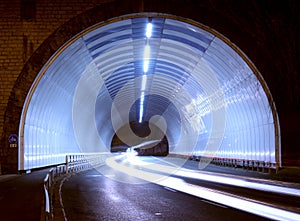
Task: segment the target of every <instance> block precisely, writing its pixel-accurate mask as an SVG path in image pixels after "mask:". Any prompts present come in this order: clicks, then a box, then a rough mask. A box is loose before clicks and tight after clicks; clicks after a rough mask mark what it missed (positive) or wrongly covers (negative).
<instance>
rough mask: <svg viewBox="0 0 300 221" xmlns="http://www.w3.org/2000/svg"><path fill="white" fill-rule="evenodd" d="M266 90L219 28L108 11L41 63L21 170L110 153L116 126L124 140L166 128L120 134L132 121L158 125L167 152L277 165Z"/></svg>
mask: <svg viewBox="0 0 300 221" xmlns="http://www.w3.org/2000/svg"><path fill="white" fill-rule="evenodd" d="M148 23H151V24H152V29H147V24H148ZM147 30H148V33H147ZM270 98H271V95H270V94H269V91H268V89H267V87H266V84H265V82H263V80H262V78H261V76H260V75H259V73H258V72H257V71H256V70H255V69H254V66H253V65H252V64H251V62H250V61H249V60H248V59H247V57H246V56H245V55H243V53H242V52H241V51H240V50H239V49H238V48H237V47H236V46H234V45H233V44H231V43H230V42H229V41H228V40H227V39H226V38H225V37H223V36H222V35H220V34H219V33H217V32H216V31H214V30H211V29H209V28H208V27H205V26H203V25H201V24H197V23H195V22H192V21H189V20H186V19H182V18H178V17H172V16H170V15H160V16H157V15H156V16H155V15H154V14H146V15H145V14H136V15H130V16H124V17H122V18H116V19H112V20H110V21H109V22H107V23H100V24H96V25H95V26H93V27H91V28H89V29H88V30H85V31H83V32H82V33H79V34H78V35H77V36H75V37H74V38H73V39H71V40H70V41H69V42H67V43H66V44H65V45H64V46H63V47H62V48H61V49H60V50H59V51H58V52H57V53H56V54H55V55H54V56H53V57H52V58H51V59H50V60H49V62H48V63H47V64H46V65H45V66H44V68H43V70H41V71H40V73H39V75H38V77H37V79H36V81H35V83H34V85H33V86H32V88H31V91H30V93H29V94H28V97H27V100H26V103H27V105H24V107H25V108H24V109H23V114H22V123H21V126H20V137H21V139H23V142H21V143H23V144H24V145H23V146H21V147H20V153H19V157H20V159H19V161H20V162H19V169H28V168H34V167H41V166H46V165H51V164H56V163H62V162H64V159H65V158H64V157H65V155H66V154H70V153H80V152H106V151H109V150H110V145H111V140H112V138H113V136H114V135H115V133H116V132H117V133H120V134H118V135H119V137H120V138H121V139H123V141H124V142H125V143H127V144H129V145H138V144H140V143H142V142H147V141H151V140H159V139H161V138H162V137H161V136H163V135H162V134H161V133H155V131H154V130H153V131H152V133H151V134H150V135H149V136H148V137H146V138H141V137H138V136H136V135H135V134H134V133H133V132H132V131H131V130H130V128H128V130H122V131H123V132H120V130H119V129H120V128H124V126H125V127H126V125H128V126H129V122H130V121H135V122H140V123H141V122H145V121H149V122H151V124H153V125H155V126H158V127H159V128H160V129H161V131H163V132H165V134H166V136H167V138H168V142H169V145H170V152H171V153H177V154H196V155H205V156H217V157H223V158H235V159H248V160H259V161H264V162H270V163H280V162H278V161H279V158H278V155H279V154H280V153H279V147H278V144H277V142H276V139H277V136H276V134H275V129H276V128H277V127H278V125H277V121H276V120H274V119H276V117H277V116H274V113H275V114H276V112H275V111H274V109H272V108H273V105H270V103H269V101H271V99H270ZM151 124H150V128H151ZM124 131H126V132H124Z"/></svg>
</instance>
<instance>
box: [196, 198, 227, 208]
mask: <svg viewBox="0 0 300 221" xmlns="http://www.w3.org/2000/svg"><path fill="white" fill-rule="evenodd" d="M201 201H202V202H205V203H209V204H212V205H214V206H218V207H222V208H225V209H228V207H227V206H223V205H221V204H218V203H214V202H212V201H208V200H201Z"/></svg>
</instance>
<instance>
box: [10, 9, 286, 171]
mask: <svg viewBox="0 0 300 221" xmlns="http://www.w3.org/2000/svg"><path fill="white" fill-rule="evenodd" d="M141 17H157V18H167V19H173V20H177V21H181V22H185V23H187V24H190V25H193V26H196V27H198V28H200V29H203V30H205V31H207V32H209V33H211V34H213V35H214V36H216V37H218V38H219V39H221V40H222V41H223V42H224V43H225V44H226V45H227V46H229V47H230V48H231V49H233V50H234V51H235V52H236V53H237V54H238V55H239V56H240V57H241V58H242V59H243V61H245V62H246V64H247V65H248V67H249V68H250V69H251V70H252V71H253V73H254V75H255V76H256V77H257V79H258V81H259V82H260V84H261V86H262V88H263V90H264V93H265V95H266V97H267V99H268V104H269V107H270V108H271V112H272V117H273V122H274V130H275V133H274V134H275V152H276V153H275V155H276V164H277V165H276V169H278V168H279V167H281V166H282V165H281V163H282V162H281V140H280V125H279V118H278V114H277V110H276V106H275V102H274V100H273V97H272V95H271V92H270V90H269V88H268V86H267V83H266V81H265V80H264V78H263V76H262V75H261V73H260V72H259V70H258V69H257V68H256V66H255V65H254V63H253V62H252V61H251V60H250V59H249V58H248V56H247V55H246V54H245V53H244V52H243V51H242V50H241V49H240V48H239V47H238V46H237V45H235V44H234V43H233V42H231V41H230V40H229V39H228V38H227V37H226V36H224V35H223V34H221V33H220V32H218V31H217V30H215V29H213V28H211V27H209V26H206V25H204V24H202V23H201V22H199V21H195V20H193V19H190V18H186V17H182V16H178V15H173V14H168V13H160V12H159V13H158V12H138V13H131V14H124V15H118V16H116V17H112V18H109V19H107V20H104V21H100V22H97V23H95V24H93V25H90V26H88V27H87V28H84V29H83V30H82V31H80V32H78V33H77V34H75V35H74V36H72V37H71V38H70V39H69V40H67V41H65V42H63V44H62V45H60V47H58V49H57V50H56V51H54V53H53V54H52V55H51V56H50V58H49V59H48V60H47V61H46V62H45V63H43V64H42V65H41V66H42V68H41V69H40V70H38V71H37V72H36V75H35V78H34V80H33V83H32V84H31V86H30V88H29V91H28V93H27V95H26V98H25V100H24V104H23V106H22V112H21V117H20V124H19V144H20V145H19V149H18V153H19V162H18V163H20V159H21V158H20V155H21V154H22V150H23V151H24V127H25V121H26V115H27V110H28V107H29V104H30V101H31V98H32V96H33V94H34V92H35V89H36V87H37V85H38V84H39V82H40V80H41V79H42V77H43V76H44V74H45V73H46V71H47V70H48V68H49V67H50V66H51V65H52V63H53V62H54V61H55V59H56V58H57V57H58V56H59V55H60V54H61V53H62V52H63V51H64V50H65V49H66V48H68V47H69V46H70V45H71V44H72V43H74V42H75V41H76V40H78V39H79V38H81V37H83V36H84V35H85V34H87V33H89V32H91V31H93V30H95V29H98V28H100V27H103V26H106V25H109V24H111V23H114V22H117V21H121V20H125V19H132V18H141ZM64 25H70V24H69V22H66V23H65V24H64ZM49 38H50V37H49ZM51 43H52V42H51V40H50V41H49V42H48V41H45V42H43V43H42V45H43V44H46V45H47V44H51ZM36 53H37V51H35V52H34V54H36ZM29 63H30V61H29ZM27 65H28V64H26V65H25V66H24V68H23V69H25V68H26V66H27ZM19 77H20V76H19ZM14 88H16V87H14Z"/></svg>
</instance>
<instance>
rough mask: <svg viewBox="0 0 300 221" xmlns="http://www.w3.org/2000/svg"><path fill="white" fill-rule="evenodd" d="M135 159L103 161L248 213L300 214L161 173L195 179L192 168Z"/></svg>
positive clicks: (287, 217)
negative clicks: (183, 168)
mask: <svg viewBox="0 0 300 221" xmlns="http://www.w3.org/2000/svg"><path fill="white" fill-rule="evenodd" d="M122 158H123V159H122ZM120 159H122V161H121V162H117V160H118V161H119V160H120ZM132 159H133V161H132V162H133V163H132V164H129V165H128V162H130V161H131V160H132ZM135 161H141V160H139V159H138V158H137V157H134V158H126V157H124V155H123V156H117V157H111V158H108V159H107V160H106V164H107V165H108V166H110V167H112V168H113V169H115V170H118V171H121V172H123V173H126V174H128V175H130V176H133V177H137V178H139V179H142V180H145V181H148V182H152V183H156V184H158V185H161V186H164V187H167V188H171V189H174V190H177V191H180V192H184V193H187V194H190V195H193V196H197V197H199V198H202V199H206V200H210V201H212V202H216V203H219V204H222V205H225V206H229V207H232V208H236V209H239V210H242V211H245V212H248V213H252V214H256V215H258V216H263V217H266V218H269V219H275V220H291V221H296V220H300V214H297V213H294V212H290V211H286V210H284V209H280V208H276V207H275V206H276V205H274V206H268V205H265V204H263V203H259V202H254V201H250V199H246V198H242V197H240V196H237V195H233V194H228V193H226V192H221V191H215V190H213V189H208V188H204V187H201V186H198V185H194V184H189V183H186V182H185V181H184V180H182V179H179V178H174V177H170V176H163V175H162V174H161V173H162V172H166V173H167V174H168V173H169V172H170V170H172V171H173V172H174V171H176V170H177V172H176V173H175V175H181V176H182V177H185V176H187V177H191V176H192V177H193V178H195V177H194V176H195V175H196V179H197V173H195V172H194V173H193V174H192V172H191V171H189V172H187V171H185V172H184V171H182V170H181V169H179V168H175V167H173V168H172V167H171V166H164V165H161V164H154V163H147V164H139V165H138V167H137V168H135V167H133V166H134V164H135V163H136V162H135ZM142 168H146V169H151V172H148V171H144V170H142ZM158 169H159V170H158ZM155 170H158V171H157V173H156V172H155ZM189 173H190V174H189ZM169 175H170V174H169ZM201 175H203V174H201ZM209 177H210V179H211V178H212V177H214V176H212V175H210V176H209ZM198 178H199V176H198ZM202 178H203V177H202ZM206 179H208V178H205V180H206ZM217 179H219V178H217ZM237 180H238V179H235V181H237ZM223 181H224V180H223ZM235 181H234V182H235ZM226 182H227V181H226ZM230 182H233V180H231V181H230ZM241 182H242V183H241ZM243 182H244V181H243V180H240V183H239V185H241V186H244V185H243Z"/></svg>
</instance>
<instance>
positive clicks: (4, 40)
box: [0, 0, 300, 172]
mask: <svg viewBox="0 0 300 221" xmlns="http://www.w3.org/2000/svg"><path fill="white" fill-rule="evenodd" d="M297 2H298V1H292V0H289V1H284V3H283V1H270V2H269V1H255V0H249V1H248V4H244V3H243V1H231V0H224V1H218V0H210V1H209V0H203V1H199V0H126V1H125V0H106V1H105V0H1V1H0V30H1V32H0V82H1V83H0V162H1V164H2V170H7V171H8V172H9V171H15V170H16V168H17V149H16V148H9V143H8V136H9V134H11V133H18V129H19V122H20V116H21V111H22V106H23V103H24V100H25V98H26V94H27V92H28V90H29V88H30V85H31V84H32V82H33V80H34V78H35V77H36V74H37V73H38V72H39V70H40V68H41V67H42V66H43V64H44V63H45V62H46V61H47V59H49V57H50V56H51V55H52V54H53V53H54V52H55V50H57V49H58V48H59V47H60V46H61V45H62V44H63V43H64V42H65V41H67V40H68V39H69V38H70V37H72V36H73V35H75V34H76V33H78V32H79V31H81V30H83V29H84V28H85V27H88V26H89V25H92V24H94V23H95V22H100V21H103V20H106V19H109V18H112V17H115V16H119V15H123V14H129V13H137V12H140V11H151V12H162V13H170V14H174V15H179V16H182V17H186V18H191V19H193V20H195V21H199V22H201V23H203V24H205V25H207V26H209V27H211V28H214V29H216V30H217V31H219V32H220V33H222V34H224V35H225V36H226V37H228V38H229V39H230V40H231V41H232V42H234V43H235V44H236V45H238V47H240V48H241V49H242V51H244V52H245V53H246V54H247V55H248V57H249V58H250V59H251V60H252V61H253V62H254V64H255V65H256V66H257V67H258V69H259V70H260V72H261V73H262V75H263V77H264V78H265V80H266V82H267V84H268V86H269V87H270V89H271V93H272V95H273V96H274V99H275V102H276V105H277V107H278V110H279V114H280V116H279V117H280V120H281V121H283V122H284V121H285V120H284V119H287V116H289V117H288V119H289V122H293V120H291V117H290V116H293V115H295V116H299V111H300V100H299V99H300V96H299V94H300V87H299V85H300V77H299V69H300V68H299V60H300V59H299V51H300V48H299V47H300V43H299V39H300V38H299V33H298V32H299V23H300V18H299V14H298V10H299V8H300V7H299V3H297ZM297 30H298V32H297ZM292 119H298V120H297V121H296V122H294V125H293V126H292V128H291V127H290V126H289V124H288V123H283V124H282V125H283V128H282V129H281V130H282V134H283V137H284V140H285V141H284V142H286V144H287V145H286V146H288V145H290V143H291V144H292V145H294V146H297V145H299V141H298V140H299V139H298V140H296V139H294V137H295V136H297V135H300V134H299V129H298V126H297V125H296V123H297V124H299V123H300V122H299V119H300V118H299V117H295V118H293V117H292ZM290 134H291V135H290ZM297 142H298V143H297ZM283 145H285V143H283ZM284 148H288V147H284ZM287 152H288V151H287Z"/></svg>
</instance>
